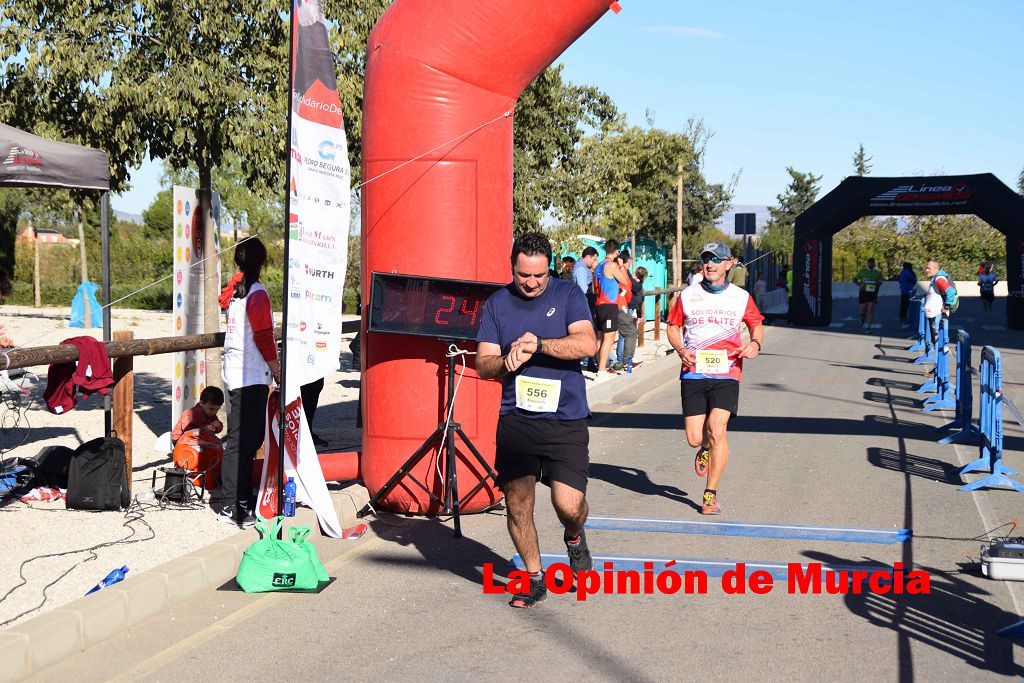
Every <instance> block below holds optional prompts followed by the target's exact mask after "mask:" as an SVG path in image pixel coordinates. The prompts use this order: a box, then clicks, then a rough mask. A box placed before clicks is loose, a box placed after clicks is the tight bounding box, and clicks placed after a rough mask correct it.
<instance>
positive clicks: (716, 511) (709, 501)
mask: <svg viewBox="0 0 1024 683" xmlns="http://www.w3.org/2000/svg"><path fill="white" fill-rule="evenodd" d="M700 513H701V514H702V515H720V514H722V509H721V508H720V507H718V494H717V493H712V492H711V491H705V492H704V505H702V506H701V508H700Z"/></svg>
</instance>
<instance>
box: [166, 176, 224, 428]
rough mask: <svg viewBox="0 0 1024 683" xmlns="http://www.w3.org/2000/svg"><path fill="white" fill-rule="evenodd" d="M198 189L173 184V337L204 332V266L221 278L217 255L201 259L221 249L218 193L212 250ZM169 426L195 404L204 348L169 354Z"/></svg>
mask: <svg viewBox="0 0 1024 683" xmlns="http://www.w3.org/2000/svg"><path fill="white" fill-rule="evenodd" d="M197 193H198V190H196V189H195V188H192V187H181V186H179V185H175V186H174V190H173V194H172V197H173V199H172V201H173V202H174V203H173V211H174V239H173V241H172V247H171V248H172V249H173V250H174V286H173V289H172V299H173V301H172V303H171V307H172V310H173V311H174V315H173V318H174V322H173V323H172V324H173V326H174V329H173V331H172V333H173V335H174V336H177V337H180V336H184V335H191V334H202V333H203V313H204V309H205V306H204V302H203V278H204V277H205V275H206V268H208V267H213V268H216V269H217V280H218V281H219V280H220V258H213V259H210V260H209V261H205V262H204V261H203V259H204V258H205V257H206V256H207V255H208V254H216V253H217V252H219V251H220V196H219V195H218V194H217V193H216V192H214V193H212V200H211V207H210V208H211V210H212V213H213V222H214V226H215V228H214V235H216V238H215V239H216V242H215V244H214V245H213V249H211V250H206V249H204V245H203V224H202V216H201V214H200V211H199V197H198V194H197ZM171 363H172V366H173V367H172V371H171V378H172V379H171V429H173V428H174V425H175V424H177V422H178V418H180V417H181V414H182V413H183V412H184V411H186V410H188V409H189V408H191V407H192V406H193V405H195V403H196V401H198V400H199V394H201V393H202V391H203V389H205V388H206V361H205V356H204V351H202V350H200V351H179V352H178V353H174V354H171Z"/></svg>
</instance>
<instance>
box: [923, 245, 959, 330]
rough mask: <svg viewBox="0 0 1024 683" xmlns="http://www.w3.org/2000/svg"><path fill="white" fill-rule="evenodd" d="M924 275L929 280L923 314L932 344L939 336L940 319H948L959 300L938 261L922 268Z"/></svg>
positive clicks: (933, 260) (930, 262)
mask: <svg viewBox="0 0 1024 683" xmlns="http://www.w3.org/2000/svg"><path fill="white" fill-rule="evenodd" d="M924 274H925V276H926V277H927V278H928V280H929V282H928V295H927V296H926V297H925V300H924V314H925V317H926V318H928V323H929V324H928V327H929V328H930V329H931V338H932V343H933V344H934V343H935V340H936V339H938V336H939V324H940V319H941V318H946V319H949V316H950V314H952V313H953V312H955V311H956V309H957V307H958V306H959V305H960V299H959V297H958V296H957V291H956V287H954V286H953V280H952V279H951V278H950V277H949V274H948V273H947V272H946V271H944V270H943V269H942V264H940V263H939V262H938V261H936V260H935V259H931V260H929V261H928V263H926V264H925V266H924Z"/></svg>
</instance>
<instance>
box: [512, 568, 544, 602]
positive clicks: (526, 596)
mask: <svg viewBox="0 0 1024 683" xmlns="http://www.w3.org/2000/svg"><path fill="white" fill-rule="evenodd" d="M546 597H548V587H547V586H545V585H544V577H543V575H542V576H541V578H539V579H530V592H529V593H518V594H516V595H515V596H513V598H512V599H511V600H509V602H508V606H509V607H515V608H516V609H530V608H531V607H536V606H537V605H538V604H539V603H541V602H543V601H544V599H545V598H546Z"/></svg>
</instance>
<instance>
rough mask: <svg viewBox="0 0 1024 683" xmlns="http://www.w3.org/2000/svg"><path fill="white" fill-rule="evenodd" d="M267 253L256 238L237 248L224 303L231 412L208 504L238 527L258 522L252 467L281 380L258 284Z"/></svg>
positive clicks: (266, 303) (269, 315) (270, 315)
mask: <svg viewBox="0 0 1024 683" xmlns="http://www.w3.org/2000/svg"><path fill="white" fill-rule="evenodd" d="M266 262H267V250H266V247H264V246H263V242H261V241H260V240H259V238H257V237H251V238H249V239H247V240H244V241H242V242H240V243H239V244H238V246H237V247H236V249H235V265H236V266H238V269H239V271H240V272H241V273H242V277H241V279H240V280H239V281H238V284H237V285H236V286H235V289H234V293H233V294H232V296H231V299H230V301H229V302H228V320H227V330H226V331H225V333H224V350H223V366H222V370H221V374H222V378H223V380H224V388H226V389H227V390H228V398H229V403H230V406H231V412H230V414H229V415H228V433H227V436H226V437H225V439H224V459H223V463H222V467H221V487H220V489H219V491H218V497H217V498H216V499H215V500H211V504H212V505H213V506H214V509H216V510H217V512H218V515H219V519H220V520H221V521H225V522H231V523H234V524H236V525H238V526H252V525H253V524H255V522H256V518H255V517H253V511H254V510H255V507H256V498H255V496H254V495H253V489H252V465H253V461H254V460H255V459H256V451H258V450H259V448H260V446H262V445H263V437H264V432H265V431H266V426H267V386H268V385H270V384H271V383H273V382H280V381H281V361H280V360H279V359H278V357H277V344H276V343H274V318H273V313H272V311H271V308H270V294H269V293H268V292H267V289H266V287H264V286H263V283H261V282H260V273H261V271H262V270H263V266H264V265H265V264H266Z"/></svg>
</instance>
